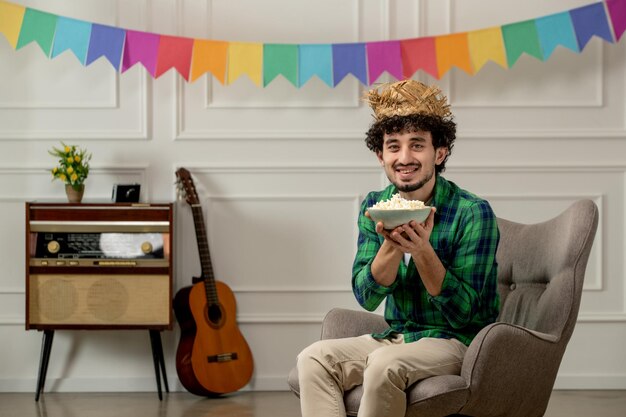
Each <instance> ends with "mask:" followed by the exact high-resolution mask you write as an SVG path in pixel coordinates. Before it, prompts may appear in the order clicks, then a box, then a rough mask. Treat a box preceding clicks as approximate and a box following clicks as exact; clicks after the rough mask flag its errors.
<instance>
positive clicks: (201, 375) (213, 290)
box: [174, 168, 254, 396]
mask: <svg viewBox="0 0 626 417" xmlns="http://www.w3.org/2000/svg"><path fill="white" fill-rule="evenodd" d="M176 177H177V179H178V183H179V187H180V188H181V189H182V191H183V193H184V195H185V200H186V201H187V203H188V204H189V205H190V206H191V211H192V213H193V221H194V225H195V230H196V240H197V242H198V252H199V253H200V265H201V269H202V276H201V277H200V278H197V277H194V279H193V281H192V282H193V285H192V286H189V287H185V288H182V289H181V290H179V291H178V292H177V293H176V296H175V297H174V313H175V314H176V319H177V320H178V323H179V325H180V329H181V337H180V342H179V344H178V348H177V350H176V371H177V373H178V378H179V379H180V381H181V383H182V384H183V386H184V387H185V389H187V390H188V391H189V392H191V393H193V394H196V395H202V396H217V395H221V394H226V393H229V392H234V391H237V390H239V389H240V388H242V387H243V386H244V385H246V384H247V383H248V382H249V381H250V378H251V377H252V371H253V368H254V361H253V358H252V352H251V351H250V347H249V346H248V343H247V342H246V340H245V339H244V337H243V335H242V334H241V331H240V330H239V327H238V326H237V322H236V310H237V306H236V304H237V303H236V301H235V296H234V294H233V292H232V290H231V289H230V288H229V287H228V286H227V285H226V284H224V283H223V282H220V281H216V280H215V277H214V275H213V265H212V263H211V255H210V253H209V244H208V240H207V233H206V228H205V226H204V217H203V215H202V208H201V206H200V202H199V200H198V195H197V193H196V187H195V186H194V184H193V180H192V178H191V174H190V173H189V171H187V170H186V169H185V168H180V169H179V170H178V171H176Z"/></svg>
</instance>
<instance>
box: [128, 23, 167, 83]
mask: <svg viewBox="0 0 626 417" xmlns="http://www.w3.org/2000/svg"><path fill="white" fill-rule="evenodd" d="M160 40H161V37H160V36H159V35H156V34H154V33H147V32H137V31H135V30H127V31H126V42H125V43H124V58H123V61H122V72H126V71H128V70H129V69H130V68H131V67H132V66H133V65H135V64H137V63H138V62H140V63H141V64H142V65H143V66H144V68H145V69H146V70H148V72H149V73H150V74H151V75H152V76H153V77H155V76H156V64H157V54H158V52H159V41H160Z"/></svg>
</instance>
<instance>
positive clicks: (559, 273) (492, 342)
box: [288, 200, 598, 417]
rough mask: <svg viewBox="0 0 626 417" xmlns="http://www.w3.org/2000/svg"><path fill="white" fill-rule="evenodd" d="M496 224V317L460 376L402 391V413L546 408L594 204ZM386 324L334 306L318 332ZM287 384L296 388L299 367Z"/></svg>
mask: <svg viewBox="0 0 626 417" xmlns="http://www.w3.org/2000/svg"><path fill="white" fill-rule="evenodd" d="M498 226H499V228H500V234H501V239H500V246H499V247H498V252H497V260H498V285H499V292H500V302H501V311H500V317H499V320H498V322H496V323H493V324H491V325H489V326H487V327H485V328H484V329H482V330H481V332H480V333H479V334H478V335H477V336H476V338H475V339H474V340H473V341H472V343H471V345H470V346H469V348H468V350H467V353H466V356H465V359H464V362H463V366H462V369H461V375H443V376H435V377H431V378H428V379H425V380H422V381H418V382H417V383H415V384H414V385H412V386H411V387H410V388H409V389H408V390H407V397H408V402H407V404H408V405H407V412H406V415H407V416H428V417H443V416H450V415H464V416H476V417H479V416H480V417H500V416H506V417H533V416H542V415H544V412H545V410H546V407H547V405H548V400H549V399H550V394H551V391H552V388H553V386H554V381H555V379H556V375H557V371H558V369H559V366H560V363H561V359H562V357H563V353H564V352H565V347H566V346H567V343H568V341H569V339H570V337H571V335H572V332H573V330H574V325H575V324H576V318H577V315H578V309H579V306H580V299H581V294H582V286H583V279H584V274H585V268H586V265H587V260H588V258H589V253H590V251H591V245H592V243H593V239H594V236H595V233H596V229H597V226H598V208H597V207H596V205H595V204H594V203H593V202H592V201H590V200H581V201H578V202H576V203H574V204H572V205H571V206H570V207H569V208H568V209H567V210H565V211H564V212H563V213H561V214H560V215H558V216H557V217H555V218H553V219H552V220H549V221H546V222H543V223H538V224H531V225H525V224H518V223H514V222H511V221H508V220H504V219H498ZM386 327H387V324H386V323H385V321H384V319H383V318H382V317H381V316H379V315H377V314H373V313H368V312H365V311H352V310H345V309H333V310H331V311H330V312H329V313H328V314H327V315H326V317H325V318H324V322H323V324H322V335H321V338H322V339H328V338H342V337H349V336H357V335H361V334H365V333H371V332H378V331H381V330H382V329H385V328H386ZM288 383H289V386H290V388H291V390H292V391H293V392H294V393H295V394H296V395H298V393H299V384H298V374H297V369H296V368H294V369H292V371H291V373H290V375H289V379H288ZM361 394H362V387H360V386H358V387H356V388H354V389H353V390H351V391H348V392H346V393H345V396H344V400H345V403H346V410H347V413H348V415H356V414H357V410H358V408H359V402H360V399H361Z"/></svg>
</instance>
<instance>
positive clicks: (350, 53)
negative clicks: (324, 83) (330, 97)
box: [333, 43, 367, 85]
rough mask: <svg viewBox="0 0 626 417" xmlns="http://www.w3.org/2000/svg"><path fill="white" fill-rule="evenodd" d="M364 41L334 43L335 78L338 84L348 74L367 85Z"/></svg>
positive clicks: (335, 83)
mask: <svg viewBox="0 0 626 417" xmlns="http://www.w3.org/2000/svg"><path fill="white" fill-rule="evenodd" d="M365 56H366V52H365V44H364V43H339V44H333V79H334V85H337V84H339V83H340V82H341V80H343V79H344V78H345V77H346V76H347V75H348V74H352V75H354V76H355V77H356V78H357V79H358V80H359V81H361V83H362V84H363V85H367V62H366V61H367V60H366V58H365Z"/></svg>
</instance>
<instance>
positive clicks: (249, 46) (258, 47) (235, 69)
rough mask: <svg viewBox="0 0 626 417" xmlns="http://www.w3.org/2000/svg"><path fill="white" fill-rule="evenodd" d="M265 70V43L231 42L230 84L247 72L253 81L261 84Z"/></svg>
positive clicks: (229, 58) (229, 61) (229, 60)
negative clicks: (262, 73)
mask: <svg viewBox="0 0 626 417" xmlns="http://www.w3.org/2000/svg"><path fill="white" fill-rule="evenodd" d="M262 70H263V44H262V43H244V42H231V43H230V45H229V47H228V84H232V83H234V82H235V81H236V80H237V78H239V77H240V76H241V75H243V74H246V75H247V76H248V78H250V80H252V82H253V83H255V84H256V85H258V86H261V72H262Z"/></svg>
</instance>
